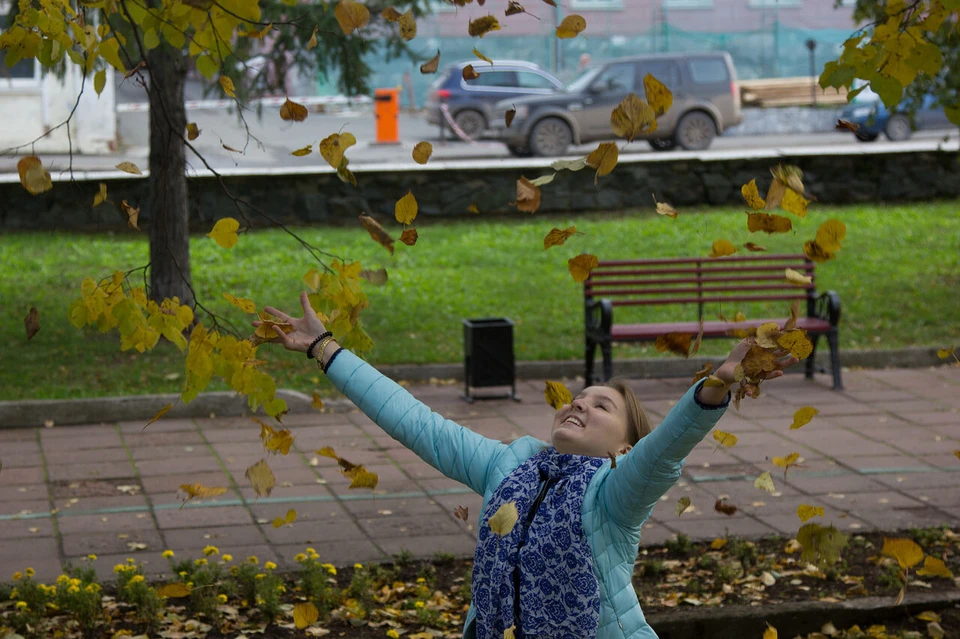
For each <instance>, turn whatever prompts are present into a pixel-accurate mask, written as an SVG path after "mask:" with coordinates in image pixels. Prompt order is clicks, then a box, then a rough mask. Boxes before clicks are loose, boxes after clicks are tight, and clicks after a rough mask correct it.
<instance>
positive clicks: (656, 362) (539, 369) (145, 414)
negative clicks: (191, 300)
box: [0, 348, 944, 428]
mask: <svg viewBox="0 0 960 639" xmlns="http://www.w3.org/2000/svg"><path fill="white" fill-rule="evenodd" d="M842 357H843V363H844V368H845V369H852V368H921V367H932V366H939V365H943V364H944V362H943V361H942V360H940V359H939V358H937V349H936V348H905V349H896V350H889V351H865V350H859V351H852V350H847V351H842ZM598 360H599V356H598ZM720 361H721V360H720V358H709V357H691V358H690V359H685V360H684V359H673V358H671V359H667V358H663V359H630V360H614V369H613V372H614V374H615V375H623V376H626V377H632V378H669V377H674V378H675V377H687V376H689V377H691V378H692V377H693V374H694V372H696V371H697V370H698V369H699V368H701V367H702V366H703V365H704V363H706V362H713V363H714V365H718V364H719V363H720ZM815 365H816V366H817V367H818V368H820V367H827V366H829V353H828V352H824V351H818V352H817V357H816V360H815ZM801 366H802V364H801V365H799V366H797V367H796V369H795V370H796V371H797V372H802V370H803V369H802V368H801ZM598 368H599V361H598ZM378 369H379V370H380V371H381V372H382V373H383V374H384V375H386V376H387V377H389V378H391V379H395V380H398V381H399V380H402V381H405V382H413V383H427V382H430V381H431V380H434V379H456V380H458V381H463V364H400V365H391V366H386V365H385V366H378ZM516 373H517V379H577V378H580V379H582V377H583V360H561V361H540V362H517V364H516ZM277 395H278V396H279V397H281V398H283V399H285V400H286V402H287V407H288V408H289V410H290V413H291V414H296V413H308V412H310V411H313V410H314V409H313V408H311V407H310V401H311V397H310V396H308V395H305V394H303V393H300V392H298V391H293V390H286V389H281V390H280V391H278V393H277ZM178 398H179V395H177V394H169V395H132V396H125V397H96V398H90V399H55V400H44V399H39V400H25V401H5V402H0V428H23V427H37V426H43V425H44V423H45V422H47V421H52V422H53V423H54V424H56V425H57V426H67V425H71V424H96V423H100V422H118V421H137V420H143V421H144V423H146V421H147V420H149V419H150V418H151V417H153V416H154V415H156V414H157V411H159V410H160V409H161V408H162V407H163V406H165V405H167V404H171V403H172V404H174V407H173V408H172V409H171V410H170V412H169V413H167V416H169V417H174V418H177V417H180V418H191V417H210V416H211V415H215V416H217V417H240V416H245V415H250V414H251V413H252V412H251V411H250V407H249V406H248V404H247V400H246V398H245V397H242V396H238V395H236V394H235V393H230V392H218V393H201V394H200V395H199V396H198V397H197V398H196V399H195V400H193V401H192V402H190V403H189V404H186V405H185V404H181V403H178ZM324 407H325V409H326V410H327V412H334V413H341V412H349V411H351V410H355V407H354V405H353V403H352V402H350V401H349V400H347V399H330V400H326V401H324Z"/></svg>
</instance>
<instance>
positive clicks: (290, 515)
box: [272, 508, 297, 528]
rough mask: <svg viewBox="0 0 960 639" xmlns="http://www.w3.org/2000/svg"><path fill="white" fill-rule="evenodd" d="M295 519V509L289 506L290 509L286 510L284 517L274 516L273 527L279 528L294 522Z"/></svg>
mask: <svg viewBox="0 0 960 639" xmlns="http://www.w3.org/2000/svg"><path fill="white" fill-rule="evenodd" d="M296 520H297V511H295V510H293V509H292V508H291V509H290V510H288V511H287V515H286V516H285V517H274V518H273V522H272V523H273V527H274V528H280V527H281V526H287V525H290V524H293V522H295V521H296Z"/></svg>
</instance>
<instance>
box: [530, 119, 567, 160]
mask: <svg viewBox="0 0 960 639" xmlns="http://www.w3.org/2000/svg"><path fill="white" fill-rule="evenodd" d="M571 144H573V131H571V130H570V126H569V125H568V124H567V123H566V122H564V121H563V120H561V119H560V118H546V119H543V120H540V121H539V122H537V123H536V124H535V125H534V127H533V130H532V131H531V132H530V151H531V152H532V153H533V155H539V156H541V157H543V156H545V157H554V156H557V155H563V154H564V153H566V152H567V149H568V148H570V145H571Z"/></svg>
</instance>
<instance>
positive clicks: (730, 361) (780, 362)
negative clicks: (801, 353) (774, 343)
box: [714, 337, 800, 386]
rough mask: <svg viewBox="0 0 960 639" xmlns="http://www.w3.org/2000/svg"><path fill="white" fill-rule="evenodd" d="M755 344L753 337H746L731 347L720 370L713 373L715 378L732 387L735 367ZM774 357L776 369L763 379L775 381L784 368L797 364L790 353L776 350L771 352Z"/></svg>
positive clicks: (796, 360)
mask: <svg viewBox="0 0 960 639" xmlns="http://www.w3.org/2000/svg"><path fill="white" fill-rule="evenodd" d="M756 343H757V340H756V339H755V338H753V337H748V338H747V339H745V340H742V341H741V342H740V343H739V344H737V345H736V346H734V347H733V350H732V351H730V355H728V356H727V361H725V362H724V363H723V364H721V365H720V368H718V369H717V372H716V373H714V375H715V376H716V377H719V378H720V379H722V380H723V381H724V382H726V384H727V385H728V386H729V385H732V384H733V383H734V371H735V370H736V368H737V365H738V364H739V363H740V362H742V361H743V358H744V357H745V356H746V354H747V353H748V352H749V351H750V349H751V348H753V347H754V346H755V345H756ZM773 354H774V356H775V357H776V358H777V361H776V369H775V370H773V371H772V372H768V373H767V374H766V375H765V376H764V379H776V378H778V377H783V371H784V369H786V368H789V367H791V366H793V365H794V364H796V363H797V362H799V361H800V360H798V359H797V358H796V357H794V356H793V355H791V354H790V351H788V350H786V349H783V348H778V349H777V350H775V351H773Z"/></svg>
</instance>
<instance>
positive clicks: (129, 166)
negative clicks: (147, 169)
mask: <svg viewBox="0 0 960 639" xmlns="http://www.w3.org/2000/svg"><path fill="white" fill-rule="evenodd" d="M114 168H117V169H120V170H121V171H123V172H124V173H132V174H133V175H143V173H142V172H141V171H140V168H139V167H138V166H137V165H136V164H134V163H133V162H121V163H120V164H118V165H117V166H115V167H114Z"/></svg>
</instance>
